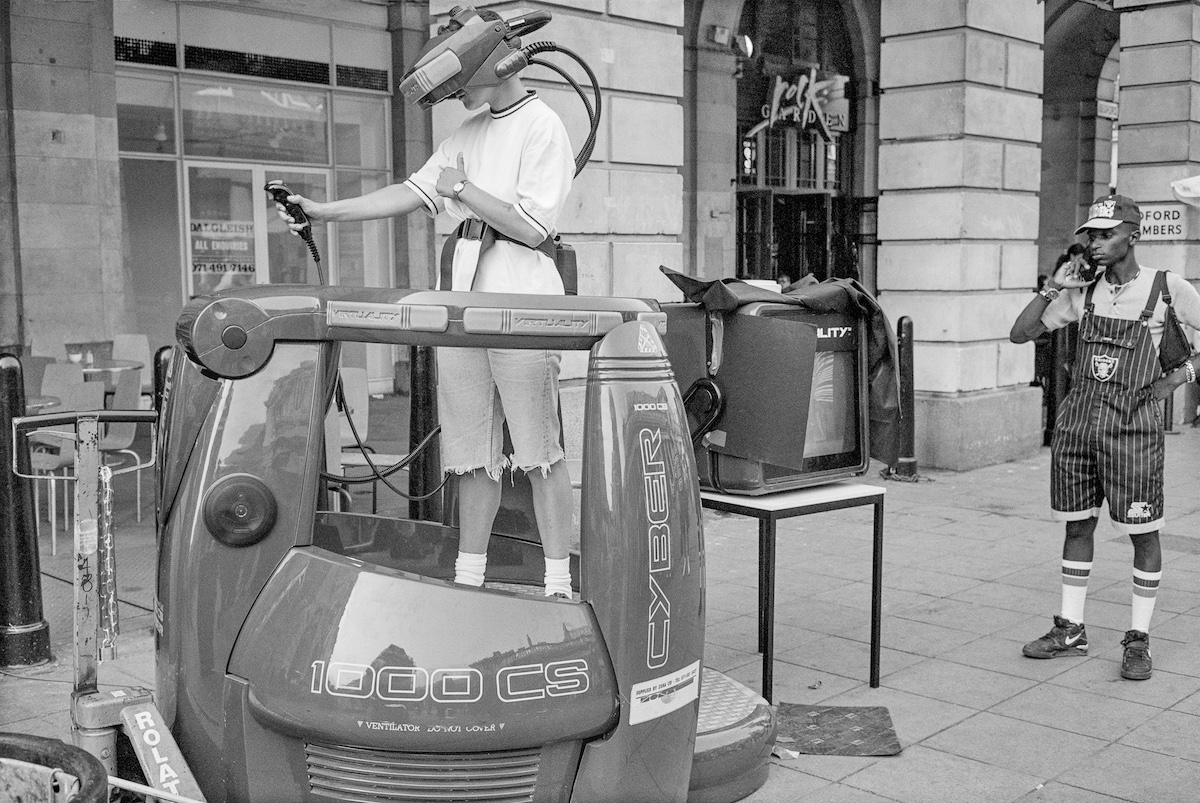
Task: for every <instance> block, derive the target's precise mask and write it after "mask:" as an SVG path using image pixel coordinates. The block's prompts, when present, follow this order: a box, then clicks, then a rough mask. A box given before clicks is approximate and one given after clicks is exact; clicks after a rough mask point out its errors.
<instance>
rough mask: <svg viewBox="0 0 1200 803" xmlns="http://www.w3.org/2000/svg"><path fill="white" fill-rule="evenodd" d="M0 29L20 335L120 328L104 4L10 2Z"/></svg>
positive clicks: (116, 180) (121, 286) (123, 326)
mask: <svg viewBox="0 0 1200 803" xmlns="http://www.w3.org/2000/svg"><path fill="white" fill-rule="evenodd" d="M6 5H7V4H6ZM0 24H2V25H6V26H10V27H9V31H10V35H11V39H10V46H11V55H12V61H11V71H12V72H11V79H12V84H11V86H12V107H11V116H12V132H13V140H12V150H11V152H10V153H11V154H12V156H11V158H12V162H11V164H12V166H13V168H14V176H15V184H16V193H15V194H16V198H17V203H16V204H15V216H16V219H17V225H18V227H19V238H20V239H19V248H20V256H19V264H20V265H21V269H22V270H21V276H22V280H23V284H22V295H21V297H22V303H23V311H24V315H25V322H26V330H25V335H26V337H27V338H28V337H30V336H32V337H33V338H35V339H39V340H46V341H50V342H62V341H67V342H70V341H79V340H99V339H102V338H106V337H108V336H110V335H111V333H113V332H121V331H129V328H128V327H129V321H128V316H127V315H126V310H125V299H126V293H125V288H126V282H127V277H126V271H125V266H124V262H123V259H122V225H121V192H120V169H119V165H118V161H117V105H116V79H115V72H114V56H113V6H112V3H101V2H94V3H20V4H13V5H12V6H11V9H10V10H9V12H8V13H7V14H6V16H5V18H4V19H3V20H0ZM0 259H3V257H0Z"/></svg>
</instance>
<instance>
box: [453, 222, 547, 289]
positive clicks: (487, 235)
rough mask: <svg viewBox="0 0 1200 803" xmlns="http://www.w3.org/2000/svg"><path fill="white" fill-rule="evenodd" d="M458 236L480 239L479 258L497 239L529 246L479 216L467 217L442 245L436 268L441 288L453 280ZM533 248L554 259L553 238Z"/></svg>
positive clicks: (467, 238)
mask: <svg viewBox="0 0 1200 803" xmlns="http://www.w3.org/2000/svg"><path fill="white" fill-rule="evenodd" d="M459 238H462V239H466V240H481V241H482V242H481V243H480V244H479V258H480V259H482V258H483V255H484V253H485V252H486V251H487V250H488V249H489V248H491V247H492V244H493V243H495V242H496V241H497V240H504V241H505V242H510V243H516V244H517V245H520V246H523V247H525V248H528V247H529V246H527V245H525V243H523V242H521V241H520V240H516V239H513V238H512V237H509V236H508V235H507V234H505V233H503V232H502V231H500V230H498V229H496V228H494V227H492V226H489V225H488V224H487V223H485V222H483V221H482V220H480V219H479V218H467V219H466V220H464V221H463V222H462V223H460V224H458V228H456V229H455V230H454V231H452V232H451V233H450V236H449V237H448V238H447V239H446V244H445V245H443V246H442V259H441V264H440V266H439V269H438V273H439V275H440V276H441V281H440V283H439V285H438V286H439V287H440V288H441V289H443V290H449V289H450V286H451V283H452V281H453V276H454V248H455V245H456V244H457V243H458V240H459ZM533 250H534V251H541V252H542V253H543V254H545V255H546V256H548V257H550V259H551V260H552V261H553V260H554V238H553V237H547V238H546V239H544V240H542V241H541V242H540V243H538V244H537V246H536V247H535V248H534V249H533Z"/></svg>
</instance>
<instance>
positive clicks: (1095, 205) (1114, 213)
mask: <svg viewBox="0 0 1200 803" xmlns="http://www.w3.org/2000/svg"><path fill="white" fill-rule="evenodd" d="M1122 223H1132V224H1133V225H1135V226H1138V227H1140V226H1141V225H1142V210H1140V209H1138V205H1137V204H1136V203H1135V202H1134V201H1133V199H1132V198H1126V197H1125V196H1124V195H1102V196H1100V197H1099V198H1097V199H1096V200H1095V201H1093V202H1092V205H1091V206H1089V207H1088V219H1087V221H1086V222H1085V223H1084V224H1083V225H1082V226H1080V227H1079V228H1077V229H1075V233H1076V234H1082V233H1083V231H1084V229H1112V228H1116V227H1117V226H1119V225H1121V224H1122Z"/></svg>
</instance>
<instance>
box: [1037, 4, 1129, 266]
mask: <svg viewBox="0 0 1200 803" xmlns="http://www.w3.org/2000/svg"><path fill="white" fill-rule="evenodd" d="M1120 30H1121V25H1120V14H1119V13H1117V12H1114V11H1111V10H1104V9H1101V8H1098V7H1096V6H1093V5H1090V4H1088V3H1077V2H1074V1H1073V0H1047V3H1046V33H1045V40H1044V45H1043V47H1044V53H1045V56H1044V61H1043V69H1044V76H1045V79H1044V81H1043V86H1044V89H1043V95H1042V177H1041V192H1040V198H1041V203H1040V209H1039V221H1038V270H1039V271H1040V272H1041V273H1043V274H1046V273H1049V271H1051V270H1053V268H1054V264H1055V259H1056V258H1057V257H1058V255H1059V254H1060V253H1062V251H1063V250H1064V249H1065V248H1066V247H1067V246H1068V245H1069V244H1070V243H1071V242H1072V241H1073V239H1074V238H1073V236H1072V232H1073V231H1074V230H1075V226H1076V225H1077V223H1078V220H1079V219H1080V213H1081V210H1082V209H1084V208H1086V207H1087V205H1088V204H1090V203H1091V202H1092V200H1093V199H1094V198H1096V197H1097V196H1099V195H1103V194H1104V193H1107V192H1109V191H1110V189H1111V185H1112V175H1113V165H1114V163H1115V161H1116V155H1115V153H1114V152H1113V148H1114V132H1115V128H1116V122H1117V70H1118V67H1119V41H1118V40H1119V38H1120Z"/></svg>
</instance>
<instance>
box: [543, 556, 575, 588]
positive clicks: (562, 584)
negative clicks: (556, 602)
mask: <svg viewBox="0 0 1200 803" xmlns="http://www.w3.org/2000/svg"><path fill="white" fill-rule="evenodd" d="M545 583H546V596H547V597H550V596H553V595H555V594H566V595H567V596H568V597H569V596H571V559H570V558H546V578H545Z"/></svg>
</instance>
